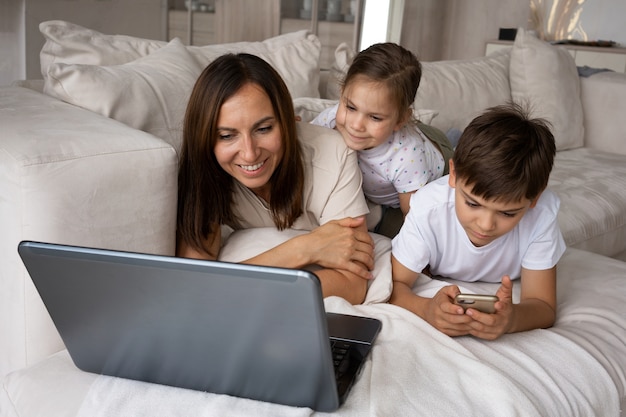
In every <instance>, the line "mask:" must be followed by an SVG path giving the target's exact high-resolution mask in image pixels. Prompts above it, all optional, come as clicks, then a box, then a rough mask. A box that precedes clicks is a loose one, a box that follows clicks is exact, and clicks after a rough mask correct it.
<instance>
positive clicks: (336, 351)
mask: <svg viewBox="0 0 626 417" xmlns="http://www.w3.org/2000/svg"><path fill="white" fill-rule="evenodd" d="M350 346H351V345H350V343H348V342H344V341H341V340H331V341H330V348H331V352H332V354H333V365H334V368H335V379H339V378H341V377H342V376H343V375H344V374H345V372H346V371H347V370H348V367H349V366H350V354H349V352H350Z"/></svg>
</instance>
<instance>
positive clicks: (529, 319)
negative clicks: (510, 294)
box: [508, 266, 556, 333]
mask: <svg viewBox="0 0 626 417" xmlns="http://www.w3.org/2000/svg"><path fill="white" fill-rule="evenodd" d="M555 319H556V266H554V267H552V268H550V269H543V270H531V269H525V268H522V278H521V295H520V302H519V304H516V305H514V306H513V317H512V320H511V323H510V328H509V330H508V333H513V332H521V331H524V330H532V329H545V328H547V327H551V326H552V325H553V324H554V321H555Z"/></svg>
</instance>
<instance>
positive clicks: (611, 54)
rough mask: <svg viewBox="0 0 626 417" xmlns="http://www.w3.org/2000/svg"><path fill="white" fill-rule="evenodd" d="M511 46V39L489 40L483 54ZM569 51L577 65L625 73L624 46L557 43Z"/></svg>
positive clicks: (625, 54)
mask: <svg viewBox="0 0 626 417" xmlns="http://www.w3.org/2000/svg"><path fill="white" fill-rule="evenodd" d="M510 46H513V41H501V40H490V41H488V42H487V45H486V47H485V54H486V55H489V54H490V53H491V52H494V51H497V50H498V49H502V48H507V47H510ZM559 46H562V47H564V48H565V49H567V50H568V51H569V53H570V54H571V55H572V56H573V57H574V61H575V62H576V65H577V66H579V67H582V66H588V67H591V68H606V69H610V70H613V71H615V72H623V73H626V48H620V47H615V46H611V47H601V46H583V45H567V44H564V45H559Z"/></svg>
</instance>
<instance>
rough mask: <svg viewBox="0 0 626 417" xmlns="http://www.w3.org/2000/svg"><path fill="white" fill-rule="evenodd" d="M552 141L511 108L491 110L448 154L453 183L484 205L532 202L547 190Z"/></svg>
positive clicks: (537, 123)
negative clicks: (460, 182)
mask: <svg viewBox="0 0 626 417" xmlns="http://www.w3.org/2000/svg"><path fill="white" fill-rule="evenodd" d="M555 154H556V145H555V143H554V136H553V135H552V132H551V131H550V128H549V127H548V123H547V122H546V121H545V120H543V119H536V118H535V119H531V118H530V117H529V115H528V111H527V110H526V109H525V108H523V107H522V106H520V105H518V104H514V103H508V104H506V105H501V106H496V107H491V108H489V109H487V111H485V112H484V113H483V114H482V115H480V116H478V117H476V118H475V119H474V120H472V122H471V123H470V124H469V125H468V126H467V127H466V128H465V130H464V131H463V134H462V135H461V137H460V139H459V143H458V145H457V147H456V149H455V151H454V157H453V158H452V160H453V162H454V169H455V172H456V176H457V178H459V179H461V180H463V181H465V182H466V183H467V185H468V186H470V187H472V194H475V195H477V196H480V197H482V198H484V199H486V200H494V201H496V200H497V201H504V202H512V201H521V200H522V199H524V198H526V199H529V200H533V199H535V198H536V197H537V196H539V195H540V194H541V192H542V191H543V190H544V189H545V188H546V186H547V185H548V179H549V177H550V172H551V171H552V165H553V163H554V155H555Z"/></svg>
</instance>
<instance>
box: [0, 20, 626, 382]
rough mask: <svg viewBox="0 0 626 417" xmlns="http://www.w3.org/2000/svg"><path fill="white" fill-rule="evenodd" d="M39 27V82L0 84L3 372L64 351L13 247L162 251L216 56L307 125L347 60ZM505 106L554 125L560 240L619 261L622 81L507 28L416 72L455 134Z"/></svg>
mask: <svg viewBox="0 0 626 417" xmlns="http://www.w3.org/2000/svg"><path fill="white" fill-rule="evenodd" d="M41 30H42V34H43V35H44V36H45V37H46V45H45V46H44V49H43V50H42V54H41V58H42V70H43V71H44V72H43V74H44V81H43V82H41V81H28V82H22V83H17V84H16V85H15V86H7V87H2V88H0V126H2V130H1V132H0V181H1V183H0V218H2V219H3V225H2V231H3V232H2V235H1V237H0V335H1V337H0V376H2V375H5V374H7V373H8V372H10V371H13V370H15V369H18V368H22V367H23V366H25V365H30V364H34V363H36V362H38V361H40V360H41V359H43V358H45V357H47V356H48V355H50V354H52V353H55V352H57V351H59V350H61V349H63V344H62V342H61V340H60V339H59V337H58V335H57V333H56V330H55V329H54V326H53V324H52V322H51V320H50V318H49V317H48V315H47V313H46V311H45V308H44V307H43V305H42V303H41V301H40V299H39V298H38V294H37V292H36V290H35V289H34V287H33V286H32V283H31V282H30V280H29V277H28V275H27V273H26V271H25V269H24V268H23V265H22V262H21V260H20V259H19V257H18V255H17V251H16V248H17V244H18V243H19V241H21V240H42V241H51V242H58V243H66V244H76V245H85V246H95V247H103V248H114V249H122V250H132V251H142V252H150V253H160V254H173V251H174V233H175V217H176V213H175V210H176V164H177V162H176V150H177V149H178V146H179V144H180V133H181V132H180V122H181V118H182V114H183V113H184V105H185V101H186V97H187V94H188V92H189V90H190V88H191V85H192V84H193V82H194V80H195V77H197V75H198V74H199V72H200V71H201V69H202V68H203V67H204V66H205V65H206V64H207V63H208V62H209V61H210V60H211V59H213V57H215V56H218V55H219V54H222V53H225V52H232V51H246V52H250V53H255V54H258V55H260V56H262V57H264V58H265V59H267V60H268V61H269V62H270V63H272V64H273V65H274V66H275V67H276V68H277V69H278V70H279V72H281V75H283V77H284V78H285V81H286V83H287V85H288V87H289V89H290V91H291V92H292V95H293V97H294V103H295V106H296V111H297V112H298V114H299V115H301V117H303V119H304V120H305V121H306V120H308V119H309V118H310V117H312V116H313V115H314V114H315V113H316V112H318V111H320V110H321V109H322V108H324V107H325V106H327V105H329V103H330V101H329V99H335V98H336V94H337V87H336V82H335V77H336V76H337V74H339V75H340V74H341V72H342V71H343V70H345V65H346V63H347V62H349V56H350V52H349V51H348V50H347V49H346V48H345V47H340V49H338V51H337V64H336V66H335V67H334V69H333V71H331V73H330V74H321V75H320V72H319V65H318V59H319V49H320V44H319V41H318V40H317V38H316V37H315V36H313V35H310V34H308V33H306V32H298V33H294V34H288V35H283V36H280V37H277V38H273V39H269V40H267V41H265V42H257V43H238V44H232V45H215V46H206V47H185V46H183V45H182V44H181V43H180V42H179V41H176V40H175V41H172V42H170V43H167V44H166V43H165V42H158V41H150V40H144V39H137V38H131V37H125V36H114V35H105V34H100V33H97V32H94V31H90V30H88V29H85V28H81V27H79V26H76V25H72V24H69V23H66V22H46V23H44V24H42V26H41ZM511 99H514V100H521V101H526V102H528V103H530V105H531V106H532V108H533V111H534V112H535V113H536V114H537V115H539V116H542V117H545V118H547V119H548V120H549V121H550V122H551V123H552V125H553V128H554V133H555V137H556V140H557V148H558V153H557V158H556V164H555V168H554V172H553V174H552V177H551V180H550V185H549V186H550V188H551V189H553V190H554V191H556V192H557V194H558V195H559V196H560V198H561V211H560V215H559V222H560V224H561V227H562V230H563V233H564V236H565V239H566V242H567V244H568V245H569V246H570V247H572V248H577V249H583V250H585V251H589V252H595V253H596V254H600V255H606V256H611V257H616V258H622V259H624V258H625V254H626V147H625V146H624V145H625V144H626V118H625V117H624V116H623V115H624V113H625V111H626V75H624V74H618V73H611V72H603V73H599V74H596V75H593V76H591V77H589V78H580V79H579V77H578V75H577V73H576V68H575V65H574V62H573V59H571V57H570V56H569V54H568V53H567V52H566V51H564V50H561V49H559V48H555V47H552V46H550V45H548V44H545V43H543V42H541V41H539V40H537V39H535V38H533V37H532V36H530V35H528V34H526V33H525V32H524V31H520V36H518V39H517V40H516V42H515V45H514V46H513V47H512V49H511V50H508V51H504V52H498V53H496V54H494V55H490V56H488V57H481V58H476V59H473V60H466V61H447V62H428V63H424V74H423V78H422V84H421V86H420V89H419V92H418V97H417V98H416V101H415V112H416V114H417V115H418V116H419V117H421V118H422V119H423V120H424V121H428V122H430V123H432V124H433V125H435V126H437V127H439V128H441V129H442V130H444V131H447V130H449V129H451V128H457V129H462V128H463V127H464V126H465V125H466V124H467V123H468V122H469V121H470V120H471V118H473V117H474V116H475V115H477V114H478V113H479V112H480V111H481V110H483V109H484V108H486V107H488V106H492V105H497V104H501V103H503V102H505V101H507V100H511ZM571 258H572V257H570V259H571ZM592 259H594V260H596V261H598V260H599V261H601V260H602V259H604V258H603V257H601V256H599V257H592ZM612 265H613V264H612ZM617 268H618V270H619V268H620V267H619V266H617Z"/></svg>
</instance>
